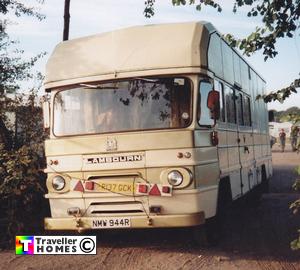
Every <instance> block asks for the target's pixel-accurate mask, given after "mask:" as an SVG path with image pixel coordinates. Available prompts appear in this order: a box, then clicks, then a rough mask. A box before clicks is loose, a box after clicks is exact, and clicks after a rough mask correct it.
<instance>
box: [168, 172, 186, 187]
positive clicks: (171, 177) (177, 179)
mask: <svg viewBox="0 0 300 270" xmlns="http://www.w3.org/2000/svg"><path fill="white" fill-rule="evenodd" d="M182 181H183V176H182V174H181V173H180V172H179V171H171V172H169V174H168V182H169V184H170V185H172V186H179V185H180V184H181V183H182Z"/></svg>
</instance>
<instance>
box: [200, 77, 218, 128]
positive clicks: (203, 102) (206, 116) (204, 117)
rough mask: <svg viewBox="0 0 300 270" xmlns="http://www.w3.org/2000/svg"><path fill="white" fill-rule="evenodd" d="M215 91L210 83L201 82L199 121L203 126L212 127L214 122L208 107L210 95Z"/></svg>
mask: <svg viewBox="0 0 300 270" xmlns="http://www.w3.org/2000/svg"><path fill="white" fill-rule="evenodd" d="M212 89H213V86H212V84H211V83H210V82H209V81H201V82H200V87H199V90H200V93H199V107H198V121H199V124H200V125H201V126H212V125H213V124H214V120H213V119H212V118H211V113H210V110H209V108H208V107H207V97H208V93H209V92H210V91H211V90H212Z"/></svg>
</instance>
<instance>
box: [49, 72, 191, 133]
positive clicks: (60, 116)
mask: <svg viewBox="0 0 300 270" xmlns="http://www.w3.org/2000/svg"><path fill="white" fill-rule="evenodd" d="M190 121H191V83H190V81H189V79H186V78H173V77H172V78H151V79H150V78H137V79H131V80H124V81H117V82H110V83H103V84H91V85H87V84H82V85H78V87H74V88H72V89H67V90H62V91H59V92H58V93H57V94H56V95H55V98H54V122H53V123H54V126H53V131H54V134H55V135H56V136H67V135H80V134H96V133H110V132H123V131H134V130H149V129H167V128H182V127H186V126H187V125H188V124H189V123H190Z"/></svg>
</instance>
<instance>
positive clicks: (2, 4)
mask: <svg viewBox="0 0 300 270" xmlns="http://www.w3.org/2000/svg"><path fill="white" fill-rule="evenodd" d="M37 2H41V1H38V0H37ZM9 12H11V13H14V14H15V15H16V16H17V17H19V16H21V15H27V16H32V17H35V18H37V19H38V20H42V19H43V18H44V16H43V15H42V14H40V13H38V12H37V11H36V10H35V9H34V8H32V7H28V6H26V5H25V4H23V3H22V2H21V1H15V0H1V1H0V14H2V15H6V14H7V13H9ZM9 23H11V22H10V21H8V20H4V21H1V23H0V71H1V72H0V99H1V100H5V101H7V102H9V100H7V99H8V97H7V93H15V92H17V91H18V90H19V88H20V81H22V80H28V79H32V78H33V77H34V76H35V75H34V74H32V73H31V68H32V67H33V65H34V63H35V62H36V61H37V60H38V59H39V58H40V57H42V56H43V54H44V53H41V54H39V55H37V56H35V57H33V58H31V59H29V60H28V61H24V60H22V54H23V51H22V50H20V49H16V48H15V46H16V44H17V43H18V42H17V41H14V40H11V39H10V37H9V35H8V33H7V32H6V28H7V25H8V24H9ZM38 76H39V75H38ZM5 103H6V102H5ZM0 141H2V143H3V144H4V148H5V149H11V148H12V147H13V139H12V137H11V132H10V131H9V129H8V128H7V117H6V106H1V107H0Z"/></svg>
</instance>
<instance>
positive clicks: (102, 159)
mask: <svg viewBox="0 0 300 270" xmlns="http://www.w3.org/2000/svg"><path fill="white" fill-rule="evenodd" d="M130 161H143V156H142V155H140V154H134V155H124V156H95V157H90V158H87V159H86V163H87V164H100V163H116V162H130Z"/></svg>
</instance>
